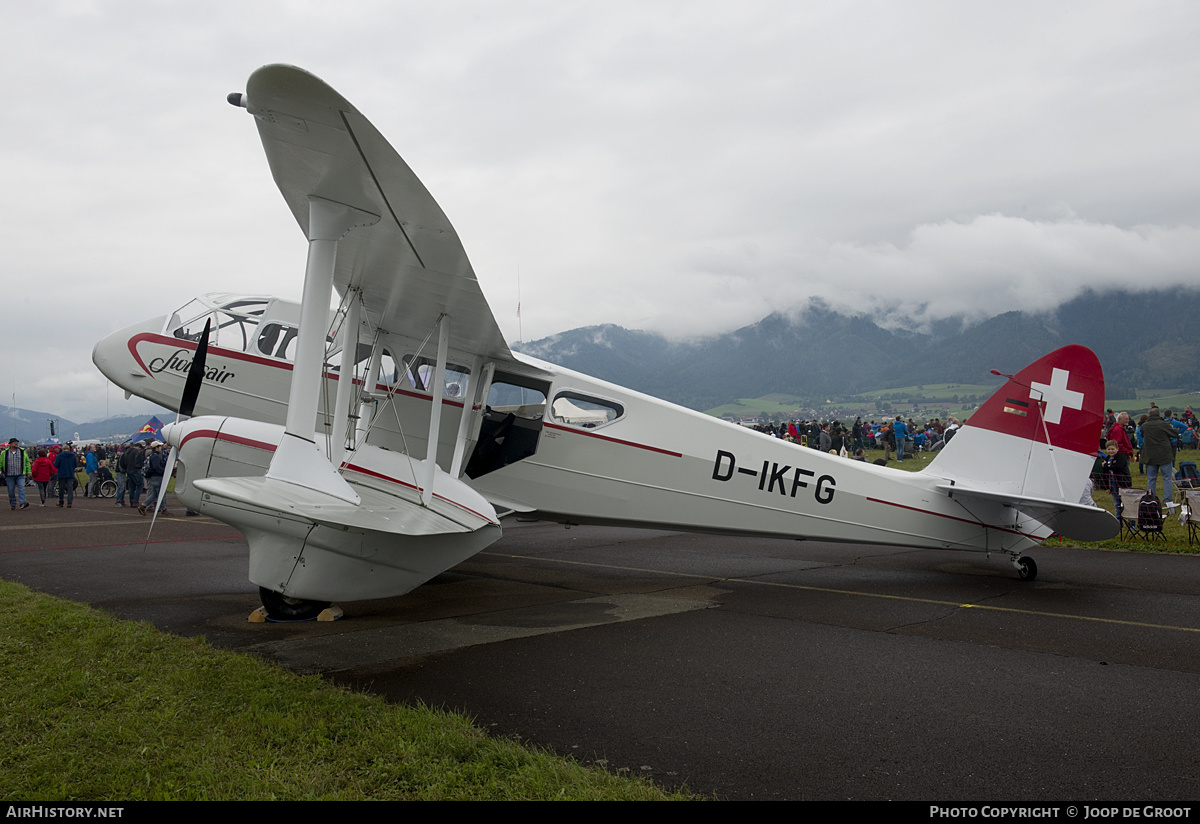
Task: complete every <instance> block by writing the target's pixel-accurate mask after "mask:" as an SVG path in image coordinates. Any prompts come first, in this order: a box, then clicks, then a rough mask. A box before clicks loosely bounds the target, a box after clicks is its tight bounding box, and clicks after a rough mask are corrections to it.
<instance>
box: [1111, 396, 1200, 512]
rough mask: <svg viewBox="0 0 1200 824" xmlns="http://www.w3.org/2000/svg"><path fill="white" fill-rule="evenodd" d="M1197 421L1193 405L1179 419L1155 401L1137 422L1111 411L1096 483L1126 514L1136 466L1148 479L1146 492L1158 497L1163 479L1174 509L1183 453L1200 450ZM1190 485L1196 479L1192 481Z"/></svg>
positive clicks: (1164, 498)
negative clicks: (1124, 493) (1124, 496)
mask: <svg viewBox="0 0 1200 824" xmlns="http://www.w3.org/2000/svg"><path fill="white" fill-rule="evenodd" d="M1197 423H1198V421H1197V418H1196V415H1195V414H1194V413H1193V412H1192V408H1191V407H1190V406H1189V407H1187V408H1185V409H1184V411H1183V413H1182V414H1180V415H1176V414H1175V413H1174V412H1173V411H1172V410H1170V409H1159V408H1158V404H1155V403H1151V404H1150V408H1149V410H1147V412H1146V414H1144V415H1142V416H1140V417H1139V418H1138V421H1137V423H1134V422H1133V419H1132V418H1131V417H1130V415H1129V413H1128V412H1121V413H1119V414H1114V413H1113V410H1111V409H1109V410H1108V411H1107V412H1106V413H1105V419H1104V434H1103V436H1102V437H1101V439H1100V452H1099V453H1098V460H1097V463H1096V467H1095V469H1094V470H1093V472H1092V481H1093V483H1094V484H1095V486H1096V487H1097V488H1099V489H1105V490H1107V491H1108V492H1109V493H1111V494H1112V496H1113V503H1114V505H1115V506H1116V507H1117V508H1118V511H1119V510H1120V506H1121V503H1120V500H1121V499H1120V491H1121V490H1122V489H1129V488H1132V486H1133V468H1132V467H1133V463H1134V462H1135V461H1136V462H1137V467H1138V474H1139V475H1144V476H1145V478H1146V493H1147V494H1148V495H1150V496H1152V497H1154V498H1158V479H1159V478H1160V477H1161V478H1162V482H1163V488H1162V499H1161V500H1162V502H1163V504H1164V505H1165V506H1166V507H1167V508H1168V509H1173V508H1174V507H1176V506H1177V504H1176V503H1175V501H1174V497H1175V490H1174V488H1175V486H1176V485H1177V483H1176V469H1175V463H1176V461H1177V460H1178V455H1179V452H1180V450H1184V449H1196V448H1197V437H1196V436H1197ZM1184 482H1185V483H1188V484H1191V483H1193V482H1194V481H1193V480H1192V479H1190V478H1189V479H1187V480H1185V481H1184Z"/></svg>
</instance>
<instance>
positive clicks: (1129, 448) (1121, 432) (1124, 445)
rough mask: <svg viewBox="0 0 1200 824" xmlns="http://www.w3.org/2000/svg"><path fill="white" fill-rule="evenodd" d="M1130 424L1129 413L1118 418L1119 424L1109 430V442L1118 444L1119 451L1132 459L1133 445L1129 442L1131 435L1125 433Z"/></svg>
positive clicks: (1124, 413)
mask: <svg viewBox="0 0 1200 824" xmlns="http://www.w3.org/2000/svg"><path fill="white" fill-rule="evenodd" d="M1128 423H1129V413H1128V412H1122V413H1121V414H1120V415H1118V416H1117V422H1116V423H1114V424H1113V425H1112V427H1110V428H1109V430H1108V440H1110V441H1116V442H1117V451H1118V452H1120V453H1121V454H1122V455H1126V456H1128V457H1130V458H1132V457H1133V444H1131V443H1130V442H1129V433H1128V432H1126V431H1125V427H1126V425H1128Z"/></svg>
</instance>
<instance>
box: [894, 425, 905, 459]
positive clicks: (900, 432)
mask: <svg viewBox="0 0 1200 824" xmlns="http://www.w3.org/2000/svg"><path fill="white" fill-rule="evenodd" d="M892 432H894V433H895V434H896V460H898V461H902V460H904V445H905V444H904V442H905V441H906V440H908V427H907V426H905V425H904V421H903V420H901V418H900V416H899V415H897V416H896V422H895V423H894V424H892Z"/></svg>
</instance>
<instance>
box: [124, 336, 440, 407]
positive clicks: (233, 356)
mask: <svg viewBox="0 0 1200 824" xmlns="http://www.w3.org/2000/svg"><path fill="white" fill-rule="evenodd" d="M143 341H148V342H150V343H157V344H160V345H162V346H174V347H175V348H177V349H188V350H190V351H192V352H195V351H196V342H195V341H190V340H183V339H182V338H172V337H167V336H166V335H159V334H156V333H154V332H142V333H141V334H137V335H134V336H133V337H132V338H130V339H129V344H128V345H129V354H130V355H132V356H133V359H134V360H135V361H137V365H138V366H140V367H141V368H142V371H143V372H145V373H146V374H147V375H150V376H151V377H153V376H154V375H155V374H157V373H155V372H152V371H150V368H149V367H147V366H146V362H145V361H143V360H142V356H141V355H140V354H138V351H137V345H138V344H139V343H141V342H143ZM208 354H209V357H222V358H229V359H230V360H239V361H244V362H246V363H254V364H258V365H259V366H270V367H273V368H275V369H283V370H285V371H287V372H291V371H292V369H293V366H292V364H291V363H289V362H287V361H280V360H272V359H270V358H263V357H259V356H258V355H250V354H247V353H246V352H238V351H237V350H234V349H222V348H221V347H220V346H210V347H209V349H208ZM325 377H326V378H327V379H329V380H333V381H336V380H340V378H339V377H338V374H337V373H336V372H326V373H325ZM354 385H355V386H362V385H363V381H361V380H358V379H355V380H354ZM375 389H376V390H377V391H379V392H389V393H391V394H393V395H404V396H405V397H406V398H416V399H418V400H424V401H432V400H433V395H432V394H429V395H426V394H424V393H421V392H412V391H409V390H407V389H398V388H393V387H390V386H387V385H386V384H382V383H377V384H375ZM232 391H236V390H232ZM442 403H444V404H447V405H449V406H456V407H458V408H459V409H461V408H462V407H463V402H462V401H455V400H451V399H449V398H442Z"/></svg>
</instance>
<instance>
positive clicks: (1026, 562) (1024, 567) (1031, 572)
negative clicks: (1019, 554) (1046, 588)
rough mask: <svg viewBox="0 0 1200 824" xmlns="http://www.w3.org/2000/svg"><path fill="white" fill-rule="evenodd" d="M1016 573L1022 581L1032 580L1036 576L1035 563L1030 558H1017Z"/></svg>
mask: <svg viewBox="0 0 1200 824" xmlns="http://www.w3.org/2000/svg"><path fill="white" fill-rule="evenodd" d="M1017 574H1018V575H1019V576H1020V577H1021V580H1022V581H1032V580H1033V579H1034V578H1036V577H1037V563H1035V562H1034V560H1033V559H1032V558H1018V559H1017Z"/></svg>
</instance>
